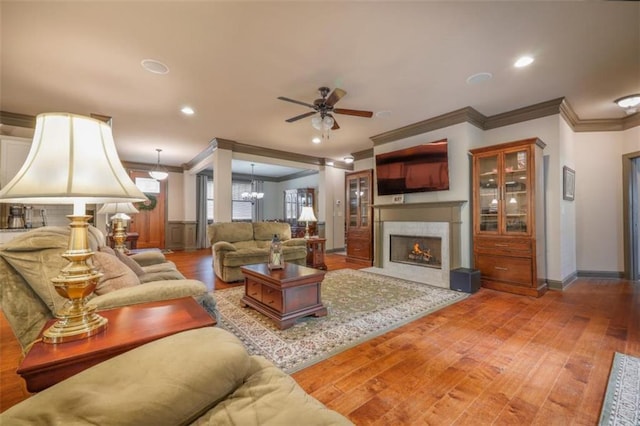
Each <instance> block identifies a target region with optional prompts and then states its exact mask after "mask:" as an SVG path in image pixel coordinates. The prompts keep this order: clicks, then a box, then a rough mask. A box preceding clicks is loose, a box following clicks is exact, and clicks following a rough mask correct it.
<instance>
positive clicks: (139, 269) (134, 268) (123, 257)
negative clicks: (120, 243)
mask: <svg viewBox="0 0 640 426" xmlns="http://www.w3.org/2000/svg"><path fill="white" fill-rule="evenodd" d="M114 251H115V252H116V257H117V258H118V259H120V261H121V262H122V263H124V264H125V265H127V266H128V267H129V269H131V270H132V271H133V273H134V274H136V275H137V276H139V277H141V276H142V275H144V274H145V272H144V269H142V266H140V265H138V262H136V261H135V260H133V259H132V258H130V257H129V256H127V255H126V254H123V253H120V252H119V251H117V250H114Z"/></svg>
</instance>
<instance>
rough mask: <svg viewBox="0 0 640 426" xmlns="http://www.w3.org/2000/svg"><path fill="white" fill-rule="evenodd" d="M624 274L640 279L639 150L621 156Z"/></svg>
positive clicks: (636, 279) (631, 278) (634, 279)
mask: <svg viewBox="0 0 640 426" xmlns="http://www.w3.org/2000/svg"><path fill="white" fill-rule="evenodd" d="M622 192H623V195H622V205H623V216H624V217H623V221H624V276H625V278H626V279H628V280H631V281H638V280H640V235H638V234H639V232H640V151H638V152H634V153H631V154H625V155H623V156H622Z"/></svg>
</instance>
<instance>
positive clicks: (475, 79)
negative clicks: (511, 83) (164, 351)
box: [467, 72, 493, 84]
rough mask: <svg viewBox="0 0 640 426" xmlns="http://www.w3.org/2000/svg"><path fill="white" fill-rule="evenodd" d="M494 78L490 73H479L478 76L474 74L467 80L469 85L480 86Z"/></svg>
mask: <svg viewBox="0 0 640 426" xmlns="http://www.w3.org/2000/svg"><path fill="white" fill-rule="evenodd" d="M492 78H493V74H491V73H490V72H479V73H477V74H473V75H472V76H470V77H469V78H467V84H478V83H482V82H483V81H488V80H491V79H492Z"/></svg>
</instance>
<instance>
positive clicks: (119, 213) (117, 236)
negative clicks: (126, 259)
mask: <svg viewBox="0 0 640 426" xmlns="http://www.w3.org/2000/svg"><path fill="white" fill-rule="evenodd" d="M111 213H115V214H114V215H113V216H111V224H112V227H111V229H112V232H113V241H114V242H115V244H114V247H113V248H114V249H115V250H118V251H119V252H121V253H127V252H128V251H129V250H128V249H127V246H125V241H126V240H127V221H128V220H130V219H131V216H129V214H135V213H139V211H138V209H136V208H135V207H134V206H133V203H107V204H105V205H103V206H102V207H101V208H100V210H98V214H111Z"/></svg>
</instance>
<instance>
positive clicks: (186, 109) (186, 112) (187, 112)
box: [180, 106, 196, 115]
mask: <svg viewBox="0 0 640 426" xmlns="http://www.w3.org/2000/svg"><path fill="white" fill-rule="evenodd" d="M180 111H182V113H183V114H184V115H193V114H195V113H196V112H195V111H194V110H193V108H191V107H190V106H184V107H182V109H181V110H180Z"/></svg>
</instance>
